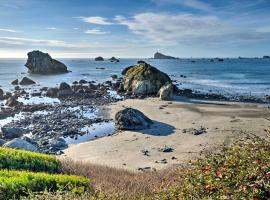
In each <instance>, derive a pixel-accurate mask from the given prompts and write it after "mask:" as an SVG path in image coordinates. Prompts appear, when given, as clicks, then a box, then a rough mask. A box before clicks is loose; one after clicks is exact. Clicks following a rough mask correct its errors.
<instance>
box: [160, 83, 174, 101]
mask: <svg viewBox="0 0 270 200" xmlns="http://www.w3.org/2000/svg"><path fill="white" fill-rule="evenodd" d="M173 91H174V86H173V84H167V85H164V86H162V88H160V90H159V92H158V93H159V98H160V99H161V100H164V101H167V100H171V99H172V96H173Z"/></svg>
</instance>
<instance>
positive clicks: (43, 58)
mask: <svg viewBox="0 0 270 200" xmlns="http://www.w3.org/2000/svg"><path fill="white" fill-rule="evenodd" d="M27 55H28V59H27V62H26V64H25V66H26V67H27V68H28V72H29V73H32V74H61V73H67V72H69V71H68V70H67V66H66V65H65V64H63V63H61V62H59V61H58V60H55V59H53V58H52V57H51V56H50V55H49V54H48V53H43V52H41V51H32V52H29V53H28V54H27Z"/></svg>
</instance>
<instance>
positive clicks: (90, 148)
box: [64, 98, 270, 170]
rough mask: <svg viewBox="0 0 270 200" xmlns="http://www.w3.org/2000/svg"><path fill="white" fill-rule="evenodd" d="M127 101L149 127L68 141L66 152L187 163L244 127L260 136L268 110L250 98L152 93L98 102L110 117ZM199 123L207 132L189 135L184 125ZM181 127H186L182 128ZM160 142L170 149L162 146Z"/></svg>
mask: <svg viewBox="0 0 270 200" xmlns="http://www.w3.org/2000/svg"><path fill="white" fill-rule="evenodd" d="M124 107H132V108H136V109H138V110H140V111H142V112H143V113H144V114H145V115H146V116H148V117H149V118H150V119H152V120H153V121H154V125H153V126H152V128H151V129H148V130H142V131H121V132H118V133H116V134H114V135H112V136H108V137H103V138H100V139H96V140H93V141H89V142H85V143H81V144H76V145H70V147H69V148H68V149H66V150H65V155H64V156H65V157H69V158H72V159H74V160H78V161H83V162H90V163H95V164H101V165H108V166H112V167H117V168H124V169H129V170H138V169H140V168H141V169H147V170H148V169H150V170H155V169H156V170H158V169H162V168H165V167H168V166H171V165H181V164H186V163H187V162H188V161H189V160H194V159H196V158H198V157H202V156H203V155H204V154H205V152H216V151H218V150H219V149H220V147H221V146H222V145H230V144H231V143H233V142H234V141H237V140H239V138H243V137H244V136H245V135H247V133H252V134H256V135H258V136H260V137H265V134H266V133H265V132H264V129H265V128H268V127H269V126H270V112H269V109H267V108H261V107H258V106H256V105H252V104H243V103H235V104H232V103H227V102H200V101H196V102H195V101H193V100H185V101H182V99H181V101H180V99H178V100H177V101H176V100H175V101H161V100H159V99H157V98H149V99H144V100H138V99H135V100H133V99H131V100H125V101H119V102H117V103H112V104H110V105H108V106H105V107H104V108H103V112H104V115H107V117H109V118H114V115H115V113H116V112H117V111H119V110H121V109H123V108H124ZM200 127H204V128H205V129H206V133H203V134H201V135H193V134H192V131H191V132H190V131H189V129H191V128H194V129H199V128H200ZM185 129H186V131H185ZM164 146H167V147H171V148H173V151H172V152H167V153H166V152H162V151H160V149H162V148H163V147H164Z"/></svg>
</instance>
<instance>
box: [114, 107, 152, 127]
mask: <svg viewBox="0 0 270 200" xmlns="http://www.w3.org/2000/svg"><path fill="white" fill-rule="evenodd" d="M115 121H116V127H117V128H118V129H120V130H143V129H147V128H150V126H151V124H153V122H152V120H151V119H149V118H148V117H146V116H145V115H144V114H143V113H142V112H141V111H139V110H136V109H133V108H125V109H124V110H121V111H119V112H117V113H116V115H115Z"/></svg>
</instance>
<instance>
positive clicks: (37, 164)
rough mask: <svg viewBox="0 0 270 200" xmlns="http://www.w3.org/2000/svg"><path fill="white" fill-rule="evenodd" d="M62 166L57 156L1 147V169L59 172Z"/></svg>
mask: <svg viewBox="0 0 270 200" xmlns="http://www.w3.org/2000/svg"><path fill="white" fill-rule="evenodd" d="M60 167H61V163H60V161H58V160H57V159H56V157H55V156H50V155H46V154H41V153H35V152H29V151H24V150H15V149H9V148H0V169H10V170H29V171H34V172H48V173H57V172H59V171H60Z"/></svg>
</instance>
